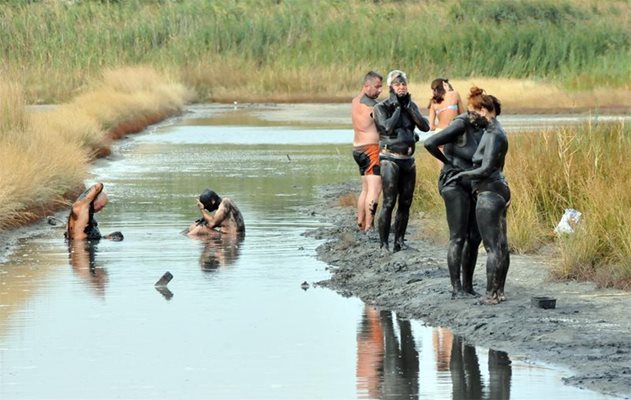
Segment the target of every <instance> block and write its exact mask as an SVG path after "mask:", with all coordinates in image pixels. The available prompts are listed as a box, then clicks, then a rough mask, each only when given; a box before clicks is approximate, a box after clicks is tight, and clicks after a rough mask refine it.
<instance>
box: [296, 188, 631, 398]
mask: <svg viewBox="0 0 631 400" xmlns="http://www.w3.org/2000/svg"><path fill="white" fill-rule="evenodd" d="M357 186H358V185H351V184H343V185H335V186H328V187H325V188H322V204H320V205H319V206H318V207H317V208H313V209H309V210H306V211H305V212H309V213H311V214H313V215H315V216H316V217H317V218H321V219H322V220H324V221H327V222H329V223H331V226H328V227H323V228H319V229H317V230H314V231H310V232H307V233H306V235H307V236H310V237H314V238H317V239H322V240H324V241H325V243H324V244H322V245H321V246H320V247H319V248H318V249H317V254H318V258H319V259H320V260H322V261H324V262H326V263H327V264H329V270H330V272H331V278H330V279H328V280H325V281H322V282H318V283H317V285H320V286H324V287H327V288H330V289H332V290H334V291H336V292H338V293H340V294H342V295H346V296H357V297H359V298H360V299H362V300H363V301H364V302H366V303H368V304H373V305H375V306H377V307H380V308H384V309H388V310H392V311H396V312H399V313H402V314H404V315H406V316H408V317H409V318H413V319H420V320H423V321H424V322H425V323H427V324H429V325H433V326H443V327H449V328H451V330H452V331H453V333H454V334H457V335H461V336H463V337H464V338H465V340H466V341H467V342H469V343H471V344H474V345H478V346H483V347H488V348H493V349H496V350H502V351H506V352H507V353H508V354H509V355H511V356H518V357H520V358H524V359H525V360H527V361H531V362H543V363H546V364H551V365H557V366H560V367H564V368H567V369H569V370H570V374H569V375H568V376H567V377H565V378H564V382H565V383H566V384H569V385H574V386H577V387H580V388H586V389H590V390H594V391H597V392H600V393H605V394H613V395H617V396H620V397H622V398H629V397H630V396H631V318H630V315H631V314H630V313H631V294H630V293H628V292H622V291H617V290H609V289H598V288H596V286H595V285H594V284H592V283H583V282H574V281H571V282H565V281H564V282H559V281H554V280H552V279H550V277H549V271H550V269H551V265H552V262H553V261H554V260H553V259H552V258H550V256H544V255H515V254H512V255H511V265H510V269H509V272H508V278H507V283H506V296H507V301H506V302H503V303H501V304H499V305H494V306H493V305H481V304H479V298H473V297H471V298H464V299H454V300H452V299H451V286H450V283H449V274H448V270H447V266H446V254H447V250H446V248H445V247H444V246H439V245H435V244H433V243H430V242H427V241H424V240H415V239H414V237H415V234H414V231H415V228H418V226H419V225H418V224H420V223H422V222H419V221H416V220H415V218H412V217H411V218H410V227H409V228H408V232H407V235H406V243H407V244H408V246H409V248H408V249H404V250H402V251H400V252H397V253H388V252H383V251H381V250H380V249H379V241H378V237H377V236H376V235H370V234H369V235H365V234H362V233H359V232H358V231H357V230H356V228H355V209H354V207H340V206H339V201H338V199H339V197H340V196H341V195H343V194H348V193H349V192H353V191H357V190H358V188H357ZM508 223H509V224H510V223H514V221H510V220H509V221H508ZM485 261H486V255H485V254H484V252H483V251H482V252H481V254H480V256H479V260H478V264H477V266H476V272H475V276H474V289H475V290H476V291H477V292H479V293H484V291H485V285H486V283H485V282H486V278H485V266H484V263H485ZM541 295H544V296H552V297H555V298H556V299H557V304H556V308H555V309H547V310H546V309H540V308H536V307H533V306H531V297H532V296H541Z"/></svg>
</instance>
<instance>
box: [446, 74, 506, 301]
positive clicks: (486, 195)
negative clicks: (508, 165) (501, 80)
mask: <svg viewBox="0 0 631 400" xmlns="http://www.w3.org/2000/svg"><path fill="white" fill-rule="evenodd" d="M468 108H469V114H470V118H472V120H474V121H475V124H476V125H478V126H480V127H482V128H485V130H484V134H483V135H482V137H481V139H480V144H479V145H478V148H477V149H476V151H475V153H474V154H473V157H472V159H471V161H472V168H471V169H467V170H465V171H462V172H458V173H456V174H454V175H453V176H451V177H450V178H448V179H447V180H446V181H445V186H448V185H451V184H453V183H454V182H461V181H464V182H470V184H471V189H472V191H473V194H474V196H475V198H476V206H475V215H476V219H477V224H478V229H479V230H480V235H481V236H482V242H483V243H484V248H485V249H486V253H487V259H486V280H487V283H486V299H485V300H484V302H485V303H487V304H498V303H500V302H502V301H504V300H506V297H505V295H504V285H505V283H506V275H507V273H508V267H509V264H510V255H509V250H508V239H507V237H506V212H507V210H508V206H509V205H510V198H511V194H510V189H509V187H508V183H507V181H506V179H505V177H504V172H503V171H504V161H505V158H506V153H507V152H508V138H507V136H506V132H505V131H504V129H503V128H502V125H501V124H500V122H499V121H498V120H497V116H498V115H500V113H501V112H502V109H501V103H500V101H499V100H498V99H497V98H496V97H495V96H491V95H488V94H486V93H485V92H484V90H483V89H480V88H478V87H475V86H474V87H472V88H471V93H470V95H469V105H468Z"/></svg>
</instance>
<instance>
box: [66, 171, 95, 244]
mask: <svg viewBox="0 0 631 400" xmlns="http://www.w3.org/2000/svg"><path fill="white" fill-rule="evenodd" d="M102 190H103V184H102V183H97V184H95V185H93V186H92V187H90V188H89V189H88V190H86V191H85V192H83V193H82V194H81V195H80V196H79V198H78V199H77V200H76V201H75V202H74V203H73V204H72V210H71V211H70V215H68V222H67V224H66V238H67V239H68V240H72V239H77V240H84V239H96V237H90V235H96V233H98V228H96V221H94V220H93V214H94V209H91V207H93V206H92V203H93V202H94V200H95V199H96V198H97V196H98V195H99V194H100V193H101V191H102ZM99 236H100V234H99Z"/></svg>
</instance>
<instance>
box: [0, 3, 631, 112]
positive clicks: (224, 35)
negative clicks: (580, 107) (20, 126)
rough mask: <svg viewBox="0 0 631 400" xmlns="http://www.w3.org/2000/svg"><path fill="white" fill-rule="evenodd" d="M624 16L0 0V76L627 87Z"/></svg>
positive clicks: (351, 85) (63, 84) (350, 87)
mask: <svg viewBox="0 0 631 400" xmlns="http://www.w3.org/2000/svg"><path fill="white" fill-rule="evenodd" d="M605 3H606V4H605ZM629 14H630V13H629V7H628V2H626V1H624V0H614V1H609V2H602V1H598V0H583V1H579V2H576V1H569V0H562V1H558V0H528V1H526V0H513V1H511V2H506V1H501V0H488V1H484V2H477V1H473V0H466V1H459V0H445V1H440V2H439V1H427V2H416V1H380V2H368V1H363V0H350V1H344V2H341V1H339V0H322V1H319V2H317V4H315V3H313V2H310V1H306V0H297V1H283V2H279V1H275V0H241V1H236V0H228V1H222V2H208V1H205V0H188V1H158V0H155V1H140V0H136V1H103V2H93V1H72V2H65V1H64V2H62V1H49V2H20V1H15V2H3V4H2V5H0V22H1V23H2V26H3V29H2V30H1V31H0V42H1V43H3V44H5V52H4V57H3V59H2V62H1V63H0V73H1V74H2V75H4V76H7V77H10V79H11V80H14V81H16V82H20V83H21V84H22V86H23V87H24V90H25V95H26V98H27V102H29V103H36V102H37V103H47V102H57V103H58V102H61V101H68V100H70V99H72V98H74V97H75V96H76V94H77V91H83V90H84V88H85V86H86V85H88V84H89V82H90V81H91V80H93V79H95V78H97V79H98V78H99V77H100V74H101V71H102V70H103V69H104V68H118V67H119V66H121V65H137V64H144V65H151V66H152V67H153V68H155V69H156V70H159V71H164V72H166V71H168V73H169V74H174V76H176V77H177V78H178V80H179V81H181V82H183V83H184V84H185V85H187V86H190V87H193V88H195V90H196V91H197V92H198V93H199V94H200V96H201V97H200V98H201V99H202V100H204V101H234V100H236V101H239V102H245V101H262V100H265V101H269V100H270V99H271V100H273V101H293V102H296V101H301V100H302V99H310V100H315V101H346V99H348V98H349V96H351V95H352V94H354V93H355V91H356V90H357V88H358V87H359V86H360V85H359V81H360V79H361V77H362V76H363V75H364V74H365V73H366V71H368V70H370V69H377V70H379V71H381V72H383V73H384V74H385V73H387V71H388V70H389V69H392V68H400V69H403V70H405V71H406V72H408V74H409V75H410V77H412V78H413V79H412V81H415V82H430V81H431V80H432V79H433V78H435V77H438V76H448V77H450V78H453V79H456V78H457V79H463V80H468V79H469V77H476V76H487V77H491V78H502V79H518V80H519V79H523V80H527V81H530V80H535V81H545V82H554V83H555V84H556V85H557V86H558V87H559V88H560V89H561V90H562V91H567V90H568V89H569V90H571V91H574V92H576V93H581V91H585V90H587V91H588V93H589V92H591V91H592V90H593V89H594V88H599V87H605V88H620V89H624V90H630V89H631V88H630V86H629V82H630V81H631V80H630V79H629V78H630V75H631V72H630V71H631V52H630V49H631V33H630V32H629V29H628V26H627V25H628V19H629ZM420 21H422V23H421V22H420ZM35 26H37V27H38V29H33V28H32V27H35ZM425 87H428V86H425ZM424 92H426V91H425V90H424ZM427 92H429V91H428V90H427ZM588 96H590V95H588ZM542 97H543V96H540V97H539V99H541V98H542ZM621 99H622V100H624V101H625V103H624V104H626V105H627V106H628V103H629V100H628V96H626V97H621ZM605 100H607V99H606V98H605ZM552 104H556V103H555V102H554V101H552Z"/></svg>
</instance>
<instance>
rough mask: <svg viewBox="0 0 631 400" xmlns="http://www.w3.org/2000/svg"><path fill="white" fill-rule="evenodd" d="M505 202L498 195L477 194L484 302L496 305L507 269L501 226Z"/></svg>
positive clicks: (506, 249)
mask: <svg viewBox="0 0 631 400" xmlns="http://www.w3.org/2000/svg"><path fill="white" fill-rule="evenodd" d="M506 204H507V202H506V200H505V199H504V197H502V196H501V195H500V194H499V193H496V192H491V191H485V192H481V193H479V194H478V199H477V205H476V218H477V220H478V228H479V229H480V235H481V236H482V242H483V243H484V248H485V249H486V253H487V259H486V278H487V282H486V302H488V303H490V304H497V303H499V302H501V301H503V300H504V298H503V293H501V296H502V298H500V287H501V281H502V279H505V277H504V273H505V272H506V271H505V269H507V268H508V261H509V255H508V242H507V240H506V233H505V228H504V227H503V226H502V225H503V224H502V215H503V214H504V213H505V208H506Z"/></svg>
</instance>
